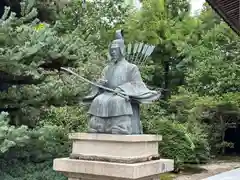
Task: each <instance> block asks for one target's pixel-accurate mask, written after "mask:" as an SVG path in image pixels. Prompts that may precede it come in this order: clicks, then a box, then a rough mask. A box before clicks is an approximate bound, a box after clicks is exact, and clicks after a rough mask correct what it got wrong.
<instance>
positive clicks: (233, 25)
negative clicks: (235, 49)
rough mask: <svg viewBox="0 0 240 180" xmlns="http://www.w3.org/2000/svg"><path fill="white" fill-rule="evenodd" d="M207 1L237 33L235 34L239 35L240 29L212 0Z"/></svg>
mask: <svg viewBox="0 0 240 180" xmlns="http://www.w3.org/2000/svg"><path fill="white" fill-rule="evenodd" d="M206 1H207V3H208V4H209V5H210V6H211V7H212V8H213V9H214V11H215V12H216V13H217V14H218V15H219V16H220V17H221V18H222V19H223V20H224V21H225V22H226V23H227V24H228V25H229V27H230V28H231V29H232V30H233V31H234V32H236V33H237V35H240V29H238V28H237V27H236V25H235V24H234V23H232V22H231V21H230V20H229V19H228V18H227V17H226V16H225V14H224V13H223V12H222V11H221V9H220V8H219V7H218V6H217V5H216V4H215V3H214V1H213V0H206Z"/></svg>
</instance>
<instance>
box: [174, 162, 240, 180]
mask: <svg viewBox="0 0 240 180" xmlns="http://www.w3.org/2000/svg"><path fill="white" fill-rule="evenodd" d="M239 167H240V161H237V162H229V161H228V162H226V161H216V162H212V163H210V164H206V165H201V166H200V168H201V169H202V171H201V172H199V173H195V174H189V173H188V174H187V173H182V174H180V175H179V176H178V177H176V178H175V179H174V180H202V179H204V178H207V177H210V176H214V175H216V174H220V173H222V172H226V171H230V170H232V169H235V168H239Z"/></svg>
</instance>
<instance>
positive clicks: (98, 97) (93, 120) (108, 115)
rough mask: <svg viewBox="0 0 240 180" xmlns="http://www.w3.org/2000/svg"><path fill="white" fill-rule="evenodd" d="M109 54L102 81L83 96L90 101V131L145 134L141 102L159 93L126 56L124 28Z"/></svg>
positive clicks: (118, 33)
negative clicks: (146, 81)
mask: <svg viewBox="0 0 240 180" xmlns="http://www.w3.org/2000/svg"><path fill="white" fill-rule="evenodd" d="M109 55H110V62H109V64H108V65H107V66H106V67H105V68H104V70H103V73H102V79H100V80H99V82H98V84H99V85H98V86H94V87H93V89H92V92H91V94H90V95H88V96H87V97H85V98H84V102H85V103H89V104H90V108H89V111H88V113H89V114H90V121H89V132H90V133H106V134H142V133H143V130H142V125H141V122H140V112H139V104H140V103H151V102H152V101H154V100H157V99H158V98H159V97H160V93H159V92H157V91H151V90H149V89H148V88H147V87H146V85H145V84H144V82H143V80H142V78H141V74H140V71H139V69H138V67H137V66H136V65H135V64H132V63H130V62H128V61H127V60H126V59H125V45H124V39H123V36H122V32H121V31H117V32H116V37H115V40H113V41H112V43H111V45H110V47H109ZM101 87H102V88H101Z"/></svg>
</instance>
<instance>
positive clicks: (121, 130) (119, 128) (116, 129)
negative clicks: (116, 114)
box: [112, 122, 132, 134]
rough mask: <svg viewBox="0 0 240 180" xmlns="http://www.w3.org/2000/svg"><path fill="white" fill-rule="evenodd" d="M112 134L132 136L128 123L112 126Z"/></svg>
mask: <svg viewBox="0 0 240 180" xmlns="http://www.w3.org/2000/svg"><path fill="white" fill-rule="evenodd" d="M112 134H132V127H131V124H130V123H124V122H121V123H119V124H114V125H113V126H112Z"/></svg>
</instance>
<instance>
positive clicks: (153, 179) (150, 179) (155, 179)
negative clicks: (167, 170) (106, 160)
mask: <svg viewBox="0 0 240 180" xmlns="http://www.w3.org/2000/svg"><path fill="white" fill-rule="evenodd" d="M95 179H96V180H119V179H115V178H110V177H102V178H99V177H89V178H68V180H95ZM121 180H130V179H121ZM138 180H160V177H159V176H151V177H146V178H142V179H138Z"/></svg>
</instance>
